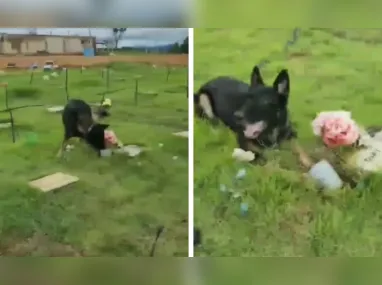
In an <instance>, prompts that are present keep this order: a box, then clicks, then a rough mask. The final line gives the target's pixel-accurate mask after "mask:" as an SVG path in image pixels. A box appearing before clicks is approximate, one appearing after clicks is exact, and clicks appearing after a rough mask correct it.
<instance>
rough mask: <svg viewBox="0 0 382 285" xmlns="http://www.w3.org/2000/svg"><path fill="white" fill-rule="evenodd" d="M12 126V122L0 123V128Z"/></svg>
mask: <svg viewBox="0 0 382 285" xmlns="http://www.w3.org/2000/svg"><path fill="white" fill-rule="evenodd" d="M11 126H12V124H11V123H10V122H9V123H0V129H8V128H10V127H11Z"/></svg>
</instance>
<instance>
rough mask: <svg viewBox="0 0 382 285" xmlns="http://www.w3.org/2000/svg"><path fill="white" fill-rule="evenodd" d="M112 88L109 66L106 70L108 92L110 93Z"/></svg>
mask: <svg viewBox="0 0 382 285" xmlns="http://www.w3.org/2000/svg"><path fill="white" fill-rule="evenodd" d="M109 88H110V67H109V66H108V67H107V69H106V92H109Z"/></svg>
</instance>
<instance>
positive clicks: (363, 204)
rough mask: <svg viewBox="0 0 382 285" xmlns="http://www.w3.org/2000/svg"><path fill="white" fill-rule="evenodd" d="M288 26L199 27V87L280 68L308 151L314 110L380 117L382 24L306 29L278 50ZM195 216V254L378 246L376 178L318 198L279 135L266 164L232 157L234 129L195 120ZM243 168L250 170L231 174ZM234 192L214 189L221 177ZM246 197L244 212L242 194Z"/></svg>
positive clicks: (380, 199) (373, 249) (380, 183)
mask: <svg viewBox="0 0 382 285" xmlns="http://www.w3.org/2000/svg"><path fill="white" fill-rule="evenodd" d="M291 33H292V31H291V30H286V29H285V30H283V29H278V30H271V29H261V30H260V29H258V30H256V29H252V30H249V29H231V30H223V29H196V30H195V49H194V51H195V55H194V57H195V67H194V69H195V90H196V89H197V88H199V86H200V85H201V84H203V83H204V82H205V81H207V80H208V79H211V78H213V77H215V76H218V75H233V76H235V77H237V78H240V79H242V80H245V81H246V82H248V81H249V74H250V71H251V69H252V67H253V66H254V65H255V64H257V63H258V62H260V60H262V59H263V58H270V60H271V61H270V63H269V64H268V65H266V66H265V67H264V68H262V70H261V71H262V75H263V77H264V79H265V80H266V82H267V83H268V84H271V83H272V82H273V80H274V78H275V77H276V75H277V72H278V71H279V70H280V69H282V68H284V67H285V68H288V69H289V73H290V77H291V94H290V103H289V107H290V112H291V116H292V121H294V122H296V124H297V129H298V133H299V141H300V143H301V144H302V145H303V146H304V147H305V149H306V150H307V151H308V152H312V151H313V149H314V148H316V147H317V146H318V143H317V140H316V138H315V137H314V135H313V133H312V130H311V127H310V122H311V120H313V119H314V117H315V115H316V113H317V112H319V111H324V110H338V109H344V110H349V111H351V112H352V114H353V117H354V118H355V119H356V121H357V122H359V123H361V124H363V125H364V126H370V125H377V126H378V125H381V126H382V116H379V114H380V112H381V110H382V95H381V90H382V80H381V79H382V51H381V39H382V32H381V31H379V30H366V31H362V30H346V31H338V30H336V31H334V30H329V31H322V30H309V29H305V30H304V29H303V30H302V34H301V36H300V39H299V40H298V42H297V43H296V44H295V45H293V46H292V47H290V49H289V56H286V55H285V54H283V48H284V45H285V42H286V41H287V40H288V39H290V37H291ZM194 136H195V150H194V155H195V202H194V203H195V226H198V227H200V228H201V230H202V232H203V234H204V243H203V245H202V246H201V247H200V248H198V249H196V255H199V256H381V255H382V214H381V212H380V211H381V209H382V192H381V191H380V189H382V180H381V178H380V177H378V175H377V176H376V177H374V178H373V179H372V181H370V183H369V184H368V185H369V186H368V187H364V188H363V189H359V190H352V189H345V190H344V191H340V192H339V193H338V195H335V196H334V197H332V198H331V199H326V200H325V201H323V199H321V197H320V195H318V190H317V189H316V188H315V187H314V186H313V185H311V184H309V183H307V182H304V181H303V179H302V170H301V169H300V167H299V165H298V161H297V158H296V157H295V156H293V155H292V154H291V151H290V147H289V146H288V145H287V144H285V145H283V146H282V147H281V150H279V151H268V152H267V153H266V156H267V157H268V162H267V164H266V165H265V166H264V167H259V166H250V165H248V164H243V163H238V162H235V161H233V159H232V158H231V154H232V150H233V148H234V147H235V146H236V142H235V138H234V137H233V136H232V134H231V133H230V132H229V131H228V130H226V129H225V128H223V127H221V128H218V129H214V130H213V129H212V128H211V127H210V126H209V125H207V124H206V123H205V122H202V121H200V120H198V119H196V120H195V126H194ZM240 169H246V176H245V177H244V178H242V179H241V180H237V179H234V178H235V175H236V173H237V172H238V171H239V170H240ZM221 184H223V185H225V186H226V187H227V188H228V189H232V191H233V192H234V193H238V194H240V197H239V198H235V196H239V195H230V194H228V193H227V192H223V191H221V190H220V188H221V187H220V185H221ZM241 202H244V203H247V204H248V206H249V210H248V213H247V214H246V215H244V216H243V215H242V214H241V212H240V203H241Z"/></svg>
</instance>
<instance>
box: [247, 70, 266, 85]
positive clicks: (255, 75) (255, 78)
mask: <svg viewBox="0 0 382 285" xmlns="http://www.w3.org/2000/svg"><path fill="white" fill-rule="evenodd" d="M250 80H251V81H250V82H251V87H256V86H259V85H264V80H263V77H262V76H261V73H260V69H259V67H258V66H257V65H255V66H254V67H253V69H252V73H251V78H250Z"/></svg>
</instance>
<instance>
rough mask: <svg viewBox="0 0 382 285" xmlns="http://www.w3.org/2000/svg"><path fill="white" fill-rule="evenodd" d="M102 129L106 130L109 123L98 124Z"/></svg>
mask: <svg viewBox="0 0 382 285" xmlns="http://www.w3.org/2000/svg"><path fill="white" fill-rule="evenodd" d="M98 125H99V126H100V127H101V128H102V129H104V130H106V129H107V128H108V127H109V126H110V125H108V124H98Z"/></svg>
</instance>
